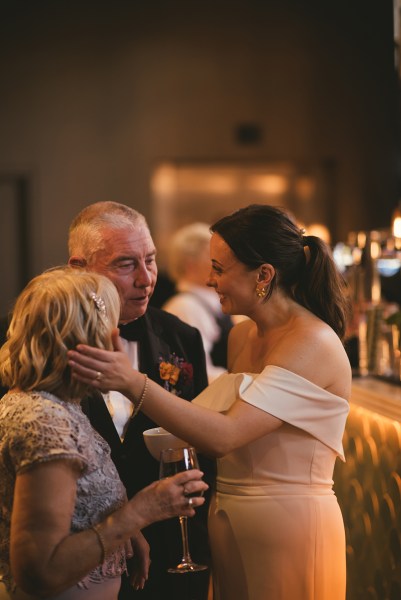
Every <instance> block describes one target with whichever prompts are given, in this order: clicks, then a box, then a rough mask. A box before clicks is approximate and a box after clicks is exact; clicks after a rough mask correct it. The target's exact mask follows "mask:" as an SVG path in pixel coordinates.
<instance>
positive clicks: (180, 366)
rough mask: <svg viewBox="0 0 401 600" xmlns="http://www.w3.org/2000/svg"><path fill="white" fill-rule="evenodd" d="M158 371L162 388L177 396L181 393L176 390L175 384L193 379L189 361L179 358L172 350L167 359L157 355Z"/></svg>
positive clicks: (185, 382)
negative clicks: (162, 384) (162, 383)
mask: <svg viewBox="0 0 401 600" xmlns="http://www.w3.org/2000/svg"><path fill="white" fill-rule="evenodd" d="M159 373H160V377H161V379H162V380H163V382H164V388H165V389H166V390H168V391H169V392H171V393H172V394H175V395H177V396H179V395H180V393H181V392H180V391H179V390H177V387H176V386H177V384H187V383H190V382H191V381H192V379H193V367H192V365H191V363H188V362H185V360H184V359H183V358H179V357H178V356H177V355H176V354H175V353H174V352H173V353H172V354H170V356H169V358H168V359H165V358H164V357H163V356H159Z"/></svg>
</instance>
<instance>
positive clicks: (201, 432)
mask: <svg viewBox="0 0 401 600" xmlns="http://www.w3.org/2000/svg"><path fill="white" fill-rule="evenodd" d="M212 232H213V235H212V239H211V262H212V270H211V274H210V278H209V282H208V283H209V285H210V286H212V287H214V289H215V290H216V292H217V294H218V295H219V297H220V302H221V306H222V309H223V311H224V312H225V313H227V314H241V315H246V316H248V317H249V319H248V320H246V321H243V322H241V323H240V324H238V325H237V326H235V327H234V328H233V330H232V332H231V334H230V339H229V349H228V366H229V372H228V373H227V374H224V375H222V376H221V377H219V378H218V379H217V380H216V381H215V382H213V383H212V384H211V385H210V386H209V387H208V388H207V389H206V390H205V391H204V392H203V393H202V394H201V395H200V396H198V397H197V398H196V399H195V400H194V401H193V402H192V403H187V402H184V401H181V400H180V399H179V398H177V397H173V396H171V395H170V394H169V393H168V392H167V391H166V390H163V389H161V388H160V387H158V386H157V385H155V384H153V383H152V382H150V385H149V389H148V392H147V395H146V398H145V399H144V402H143V405H142V409H143V411H144V412H145V413H146V414H147V415H148V416H149V417H151V418H152V419H153V420H155V421H157V422H158V423H159V424H160V425H162V426H163V427H165V428H166V429H168V430H170V431H172V432H173V433H175V434H176V435H178V436H179V437H181V438H184V439H186V440H188V441H189V442H190V443H191V444H193V445H194V446H196V447H197V448H199V449H200V450H202V451H203V452H204V453H208V454H210V455H213V456H217V457H218V476H217V483H216V493H215V498H214V503H213V504H212V506H211V508H210V516H209V532H210V539H211V544H212V554H213V578H214V592H215V596H214V597H215V600H233V599H240V600H270V599H271V600H293V599H294V598H296V600H341V599H344V598H345V536H344V525H343V521H342V516H341V512H340V508H339V506H338V503H337V499H336V497H335V495H334V493H333V489H332V484H333V480H332V476H333V468H334V463H335V460H336V457H337V456H338V457H340V458H341V459H342V460H343V459H344V457H343V448H342V436H343V432H344V426H345V421H346V417H347V414H348V410H349V405H348V398H349V395H350V389H351V369H350V365H349V361H348V359H347V356H346V353H345V351H344V348H343V345H342V342H341V338H342V336H343V334H344V331H345V326H346V319H347V311H348V304H347V300H346V294H345V290H344V286H343V282H342V279H341V277H340V276H339V274H338V272H337V270H336V267H335V264H334V262H333V260H332V257H331V254H330V251H329V249H328V247H327V246H326V245H325V244H324V243H323V242H322V241H321V240H320V239H319V238H316V237H312V236H304V235H303V232H302V231H300V230H299V228H298V227H297V226H296V225H295V224H294V222H293V221H292V220H291V219H290V218H289V217H288V216H287V214H286V213H285V212H284V211H282V210H281V209H277V208H274V207H271V206H260V205H252V206H248V207H246V208H243V209H241V210H239V211H237V212H235V213H233V214H232V215H229V216H227V217H224V218H223V219H221V220H219V221H218V222H217V223H216V224H215V225H214V226H213V227H212ZM114 343H115V352H114V353H111V352H107V351H101V350H96V349H92V348H88V347H87V346H80V347H78V350H79V351H78V352H72V353H71V354H70V358H71V362H70V364H71V366H72V367H73V369H74V371H75V376H76V377H78V378H79V379H81V380H82V381H83V382H86V383H89V382H92V383H94V384H95V385H98V387H99V388H100V389H109V388H113V389H118V390H119V391H120V392H122V393H124V394H125V395H126V396H127V397H129V398H130V399H131V400H132V401H133V402H135V401H136V399H137V398H138V397H139V396H140V394H141V391H142V389H143V385H144V375H143V374H141V373H138V372H137V371H133V370H132V368H131V366H130V364H129V362H128V360H127V359H126V358H125V356H124V354H123V352H122V350H121V346H120V344H119V342H118V336H117V335H115V342H114ZM98 372H101V373H102V377H101V379H100V381H97V382H96V381H95V379H96V374H97V373H98Z"/></svg>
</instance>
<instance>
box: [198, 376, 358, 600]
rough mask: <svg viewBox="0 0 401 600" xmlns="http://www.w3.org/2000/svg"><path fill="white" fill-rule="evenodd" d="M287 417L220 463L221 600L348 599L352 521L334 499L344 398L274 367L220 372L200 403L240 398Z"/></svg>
mask: <svg viewBox="0 0 401 600" xmlns="http://www.w3.org/2000/svg"><path fill="white" fill-rule="evenodd" d="M237 398H241V399H242V400H243V401H245V402H248V403H249V404H252V405H253V406H256V407H258V408H260V409H261V410H264V411H266V412H268V413H270V414H272V415H274V416H275V417H278V418H279V419H282V420H283V421H284V424H283V425H282V426H281V427H279V428H278V429H277V430H276V431H274V432H272V433H270V434H268V435H266V436H264V437H263V438H261V439H259V440H256V441H255V442H252V443H251V444H249V445H247V446H245V447H243V448H240V449H238V450H235V451H234V452H231V453H230V454H228V455H226V456H224V457H223V458H221V459H219V460H218V466H217V483H216V494H215V497H214V501H213V502H212V504H211V507H210V513H209V534H210V541H211V547H212V557H213V579H214V599H215V600H344V598H345V535H344V524H343V520H342V515H341V512H340V508H339V506H338V503H337V499H336V497H335V495H334V492H333V489H332V485H333V469H334V463H335V460H336V457H337V456H339V457H340V458H341V459H342V460H344V456H343V448H342V436H343V432H344V427H345V421H346V418H347V414H348V411H349V405H348V402H347V401H346V400H344V399H343V398H340V397H338V396H335V395H334V394H331V393H330V392H327V391H326V390H324V389H322V388H320V387H318V386H316V385H315V384H313V383H311V382H310V381H308V380H306V379H304V378H303V377H300V376H299V375H296V374H294V373H292V372H290V371H287V370H285V369H282V368H280V367H276V366H267V367H266V368H265V369H264V370H263V371H262V373H260V374H258V375H255V374H241V373H237V374H232V373H226V374H224V375H221V376H220V377H219V378H218V379H217V380H215V382H213V383H212V384H211V385H210V386H209V387H208V388H207V389H206V390H205V391H204V392H202V394H200V396H198V397H197V398H196V399H195V400H194V401H193V402H195V403H196V404H199V405H202V406H207V407H208V408H212V409H214V410H216V411H219V412H224V411H226V410H228V409H229V407H230V406H231V405H232V403H233V402H234V400H235V399H237Z"/></svg>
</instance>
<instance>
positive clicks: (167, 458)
mask: <svg viewBox="0 0 401 600" xmlns="http://www.w3.org/2000/svg"><path fill="white" fill-rule="evenodd" d="M189 469H199V464H198V457H197V456H196V451H195V448H167V449H166V450H162V452H161V454H160V479H164V478H165V477H171V476H172V475H175V474H176V473H180V472H181V471H188V470H189ZM202 493H203V492H195V493H193V494H188V496H201V495H202ZM179 520H180V527H181V538H182V549H183V554H182V559H181V562H180V563H179V564H178V565H177V566H176V567H172V568H170V569H167V570H168V572H169V573H194V572H195V571H205V570H206V569H207V568H208V567H207V566H206V565H198V564H197V563H195V562H194V561H193V560H192V558H191V554H190V552H189V543H188V518H187V517H185V516H180V517H179Z"/></svg>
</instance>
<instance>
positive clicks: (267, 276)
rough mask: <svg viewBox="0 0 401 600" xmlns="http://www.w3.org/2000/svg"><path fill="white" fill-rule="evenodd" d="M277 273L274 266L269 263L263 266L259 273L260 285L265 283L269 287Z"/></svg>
mask: <svg viewBox="0 0 401 600" xmlns="http://www.w3.org/2000/svg"><path fill="white" fill-rule="evenodd" d="M275 273H276V270H275V268H274V267H273V265H270V264H269V263H265V264H264V265H261V266H260V267H259V271H258V283H264V284H265V285H269V283H270V282H271V280H272V279H273V277H274V275H275Z"/></svg>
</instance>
